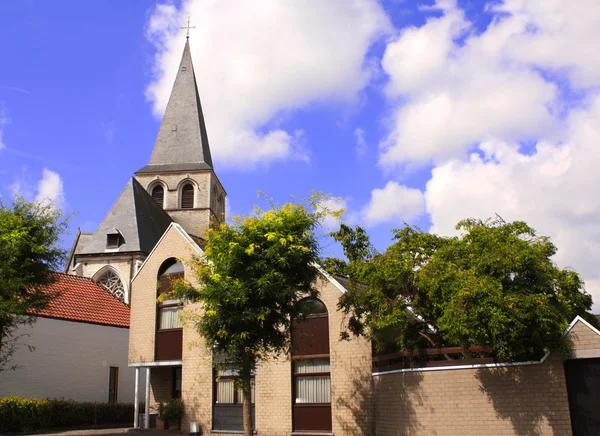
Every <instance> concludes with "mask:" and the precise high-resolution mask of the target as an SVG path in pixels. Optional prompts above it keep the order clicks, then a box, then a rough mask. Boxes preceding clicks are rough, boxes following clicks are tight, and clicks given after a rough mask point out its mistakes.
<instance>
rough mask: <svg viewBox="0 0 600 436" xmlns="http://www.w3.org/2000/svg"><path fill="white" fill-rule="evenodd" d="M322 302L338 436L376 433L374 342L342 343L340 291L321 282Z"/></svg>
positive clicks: (332, 410) (334, 417)
mask: <svg viewBox="0 0 600 436" xmlns="http://www.w3.org/2000/svg"><path fill="white" fill-rule="evenodd" d="M318 288H319V291H320V293H321V300H322V301H323V303H325V305H326V306H327V310H328V312H329V353H330V364H331V417H332V425H333V433H334V434H336V435H372V434H373V421H372V415H373V407H374V404H373V394H372V383H373V379H372V376H371V343H370V342H369V341H367V340H365V339H363V338H352V339H351V340H349V341H340V333H341V332H342V330H343V329H344V325H343V315H342V313H341V312H339V311H337V310H336V309H337V303H338V301H339V298H340V295H341V293H340V290H339V289H337V288H336V287H335V286H334V285H333V284H331V283H330V282H329V281H327V280H325V279H319V282H318Z"/></svg>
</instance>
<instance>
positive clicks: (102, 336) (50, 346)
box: [0, 318, 135, 403]
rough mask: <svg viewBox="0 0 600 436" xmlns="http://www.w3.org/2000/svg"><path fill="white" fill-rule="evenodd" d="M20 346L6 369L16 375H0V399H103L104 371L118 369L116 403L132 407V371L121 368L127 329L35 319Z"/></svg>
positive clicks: (124, 361)
mask: <svg viewBox="0 0 600 436" xmlns="http://www.w3.org/2000/svg"><path fill="white" fill-rule="evenodd" d="M20 333H29V334H30V337H23V338H22V340H21V341H20V342H23V343H26V344H28V345H32V346H34V347H35V350H34V351H29V350H28V348H27V347H26V346H22V347H21V348H20V349H19V350H18V351H17V352H16V353H15V355H14V356H13V359H12V361H11V364H16V365H20V366H21V367H20V368H19V369H17V370H16V371H3V372H0V397H4V396H8V395H16V396H19V397H37V398H46V397H48V398H65V399H72V400H76V401H102V402H105V401H107V400H108V379H109V372H110V370H109V368H110V367H111V366H116V367H119V388H118V398H117V400H118V401H119V402H129V403H132V402H133V390H134V376H135V370H134V369H133V368H128V367H127V350H128V347H129V329H126V328H118V327H109V326H101V325H96V324H86V323H80V322H71V321H62V320H57V319H49V318H38V319H37V322H36V323H35V324H34V325H33V326H32V327H23V328H21V329H20Z"/></svg>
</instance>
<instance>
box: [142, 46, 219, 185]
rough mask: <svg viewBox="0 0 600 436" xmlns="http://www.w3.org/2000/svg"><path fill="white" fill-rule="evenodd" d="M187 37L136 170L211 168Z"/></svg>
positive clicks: (164, 170) (148, 171) (152, 171)
mask: <svg viewBox="0 0 600 436" xmlns="http://www.w3.org/2000/svg"><path fill="white" fill-rule="evenodd" d="M212 168H213V163H212V158H211V155H210V148H209V146H208V135H207V133H206V125H205V123H204V115H203V113H202V105H201V104H200V95H199V93H198V85H197V84H196V76H195V74H194V65H193V64H192V55H191V53H190V43H189V40H188V41H186V43H185V47H184V49H183V56H182V57H181V63H180V65H179V70H178V72H177V76H176V78H175V83H174V85H173V89H172V90H171V96H170V97H169V102H168V104H167V108H166V110H165V114H164V116H163V120H162V124H161V126H160V130H159V132H158V136H157V138H156V143H155V144H154V150H153V151H152V156H151V157H150V162H149V163H148V165H147V166H145V167H144V168H142V169H141V170H139V171H137V173H136V174H139V173H154V172H166V171H182V172H183V171H193V170H207V169H212Z"/></svg>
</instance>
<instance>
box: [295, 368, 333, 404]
mask: <svg viewBox="0 0 600 436" xmlns="http://www.w3.org/2000/svg"><path fill="white" fill-rule="evenodd" d="M296 403H331V378H330V376H328V375H313V376H306V377H296Z"/></svg>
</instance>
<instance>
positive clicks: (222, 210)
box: [217, 195, 225, 218]
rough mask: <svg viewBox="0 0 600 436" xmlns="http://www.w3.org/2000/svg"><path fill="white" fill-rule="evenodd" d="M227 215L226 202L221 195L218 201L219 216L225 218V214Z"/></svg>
mask: <svg viewBox="0 0 600 436" xmlns="http://www.w3.org/2000/svg"><path fill="white" fill-rule="evenodd" d="M224 213H225V201H224V200H223V195H219V198H218V199H217V214H218V215H219V218H223V214H224Z"/></svg>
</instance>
